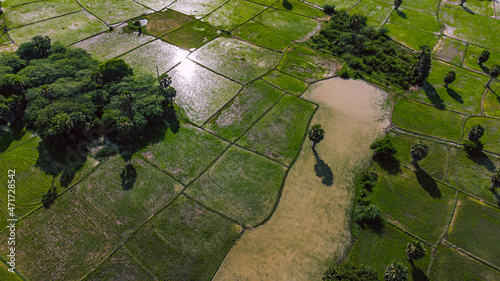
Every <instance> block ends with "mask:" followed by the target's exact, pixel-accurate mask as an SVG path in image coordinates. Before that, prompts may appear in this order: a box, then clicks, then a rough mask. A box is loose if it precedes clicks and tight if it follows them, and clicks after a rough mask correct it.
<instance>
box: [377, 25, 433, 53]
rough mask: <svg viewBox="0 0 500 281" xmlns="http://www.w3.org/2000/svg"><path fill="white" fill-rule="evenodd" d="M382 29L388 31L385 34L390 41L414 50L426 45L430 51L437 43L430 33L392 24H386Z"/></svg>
mask: <svg viewBox="0 0 500 281" xmlns="http://www.w3.org/2000/svg"><path fill="white" fill-rule="evenodd" d="M384 27H386V28H387V29H389V32H388V33H387V34H388V35H389V36H390V37H391V38H392V39H394V40H395V41H397V42H399V43H401V44H403V45H405V46H407V47H410V48H412V49H414V50H419V49H420V48H419V47H420V46H421V45H427V46H429V47H430V48H431V49H432V48H434V45H436V43H437V37H436V35H434V34H432V33H428V32H423V31H420V30H417V29H414V28H409V27H406V26H403V25H399V24H394V23H386V24H385V25H384Z"/></svg>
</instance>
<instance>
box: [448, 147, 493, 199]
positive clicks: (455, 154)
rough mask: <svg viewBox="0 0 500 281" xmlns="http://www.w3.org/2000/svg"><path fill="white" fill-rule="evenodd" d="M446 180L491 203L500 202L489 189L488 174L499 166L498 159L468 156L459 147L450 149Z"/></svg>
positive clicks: (483, 155)
mask: <svg viewBox="0 0 500 281" xmlns="http://www.w3.org/2000/svg"><path fill="white" fill-rule="evenodd" d="M449 167H450V168H449V169H450V171H449V172H448V182H449V183H450V184H451V185H452V186H454V187H457V188H458V189H460V190H462V191H464V192H466V193H469V194H472V195H474V196H477V197H479V198H481V199H483V200H486V201H488V202H490V203H492V204H497V203H500V202H499V201H498V200H497V199H496V198H495V196H494V194H493V193H491V191H490V189H489V188H490V185H491V182H490V176H491V174H492V173H493V171H494V170H495V168H499V167H500V159H498V158H496V157H493V156H487V155H486V154H480V155H475V156H469V155H467V153H466V152H465V151H463V150H461V149H451V158H450V164H449Z"/></svg>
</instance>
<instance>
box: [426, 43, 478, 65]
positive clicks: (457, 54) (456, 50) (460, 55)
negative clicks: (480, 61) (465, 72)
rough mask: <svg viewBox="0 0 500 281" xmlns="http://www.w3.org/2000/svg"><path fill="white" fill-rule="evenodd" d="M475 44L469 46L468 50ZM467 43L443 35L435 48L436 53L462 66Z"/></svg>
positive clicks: (443, 58) (439, 56)
mask: <svg viewBox="0 0 500 281" xmlns="http://www.w3.org/2000/svg"><path fill="white" fill-rule="evenodd" d="M471 47H473V46H469V47H468V48H467V52H469V49H470V48H471ZM465 49H466V44H465V43H464V42H462V41H458V40H456V39H452V38H450V37H447V36H443V37H441V39H440V40H439V42H438V44H437V45H436V47H435V49H434V54H435V55H436V56H437V57H438V58H440V59H442V60H445V61H447V62H449V63H451V64H454V65H458V66H462V64H463V62H464V55H465Z"/></svg>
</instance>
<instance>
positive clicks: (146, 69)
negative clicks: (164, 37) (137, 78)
mask: <svg viewBox="0 0 500 281" xmlns="http://www.w3.org/2000/svg"><path fill="white" fill-rule="evenodd" d="M188 53H189V52H187V51H185V50H182V49H181V48H179V47H177V46H174V45H171V44H168V43H166V42H163V41H161V40H155V41H152V42H150V43H147V44H146V45H143V46H141V47H139V48H138V49H135V50H133V51H132V52H130V53H126V54H125V55H123V56H121V57H120V58H121V59H123V60H124V61H125V62H126V63H128V64H129V65H130V67H132V68H133V69H134V73H135V74H143V75H145V74H149V75H152V76H155V77H156V75H157V73H156V66H158V69H159V72H160V74H161V73H164V72H166V71H168V70H169V69H171V68H172V67H174V66H175V65H176V64H178V63H179V62H181V61H182V60H183V59H184V58H186V56H187V55H188Z"/></svg>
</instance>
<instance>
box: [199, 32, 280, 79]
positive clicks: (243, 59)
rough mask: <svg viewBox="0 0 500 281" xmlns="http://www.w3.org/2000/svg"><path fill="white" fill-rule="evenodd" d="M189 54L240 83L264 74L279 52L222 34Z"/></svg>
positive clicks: (276, 58)
mask: <svg viewBox="0 0 500 281" xmlns="http://www.w3.org/2000/svg"><path fill="white" fill-rule="evenodd" d="M189 57H190V58H191V59H193V60H194V61H197V62H199V63H200V64H202V65H205V66H207V67H209V68H210V69H213V70H214V71H216V72H218V73H221V74H223V75H225V76H227V77H230V78H232V79H234V80H237V81H239V82H241V83H248V82H250V81H252V80H254V79H256V78H258V77H259V76H261V75H264V74H265V73H267V72H268V71H269V70H271V69H272V68H273V67H274V66H276V65H277V64H278V62H279V60H280V54H279V53H278V52H275V51H271V50H267V49H264V48H261V47H257V46H255V45H252V44H249V43H246V42H242V41H239V40H235V39H230V38H224V37H220V38H217V39H215V40H213V41H211V42H210V43H208V44H206V45H205V46H203V47H201V48H200V49H198V50H196V51H195V52H194V53H192V54H191V55H190V56H189Z"/></svg>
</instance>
